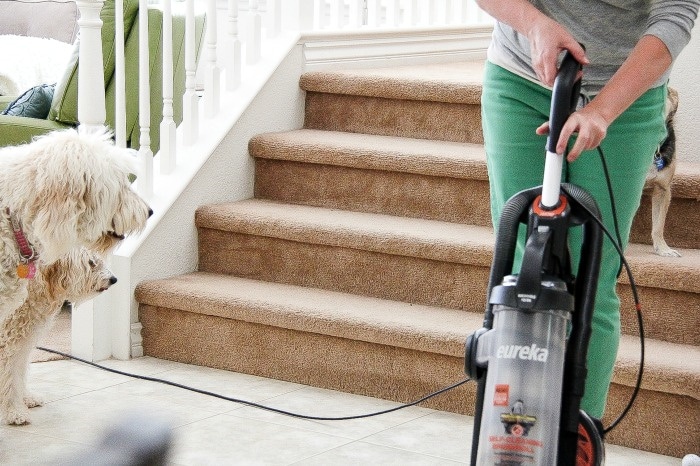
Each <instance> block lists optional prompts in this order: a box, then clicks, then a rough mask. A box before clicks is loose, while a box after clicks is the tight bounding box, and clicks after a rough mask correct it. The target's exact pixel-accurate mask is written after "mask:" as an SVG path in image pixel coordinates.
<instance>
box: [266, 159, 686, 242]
mask: <svg viewBox="0 0 700 466" xmlns="http://www.w3.org/2000/svg"><path fill="white" fill-rule="evenodd" d="M255 197H256V198H259V199H269V200H274V201H279V202H289V203H292V204H303V205H310V206H316V207H327V208H333V209H344V210H352V211H360V212H373V213H380V214H387V215H398V216H406V217H415V218H425V219H430V220H441V221H447V222H455V223H465V224H471V225H480V226H491V211H490V203H489V184H488V180H473V179H462V178H446V177H439V176H427V175H419V174H413V173H403V172H391V171H384V170H365V169H357V168H351V167H342V166H334V165H320V164H310V163H302V162H290V161H285V160H279V159H261V158H257V159H255ZM695 225H700V203H699V202H697V201H695V200H691V199H674V200H673V203H672V204H671V207H670V208H669V214H668V218H667V221H666V228H665V238H666V241H667V242H668V243H669V245H671V247H676V248H692V249H697V248H700V229H698V228H696V227H695ZM630 238H631V240H630V241H631V242H633V243H641V244H651V201H650V198H649V196H648V195H647V194H645V195H644V196H643V197H642V203H641V207H640V209H639V211H638V213H637V215H636V217H635V220H634V223H633V225H632V232H631V235H630Z"/></svg>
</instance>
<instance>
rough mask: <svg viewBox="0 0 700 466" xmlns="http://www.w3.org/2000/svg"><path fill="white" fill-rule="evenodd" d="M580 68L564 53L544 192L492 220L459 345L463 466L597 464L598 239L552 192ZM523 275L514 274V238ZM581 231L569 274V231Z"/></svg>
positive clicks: (564, 197) (560, 194)
mask: <svg viewBox="0 0 700 466" xmlns="http://www.w3.org/2000/svg"><path fill="white" fill-rule="evenodd" d="M580 70H581V65H580V64H579V63H578V62H577V61H576V60H575V59H574V58H573V56H572V55H571V54H570V53H568V52H567V53H566V55H565V57H564V59H563V61H562V64H561V66H560V68H559V72H558V74H557V78H556V80H555V83H554V89H553V94H552V103H551V112H550V133H549V137H548V139H547V146H546V161H545V168H544V179H543V185H542V186H539V187H536V188H532V189H529V190H525V191H522V192H520V193H518V194H516V195H514V196H513V197H512V198H511V199H510V200H509V201H508V202H507V203H506V205H505V207H504V208H503V213H502V214H501V218H500V219H499V224H498V229H497V230H498V231H497V236H496V246H495V250H494V257H493V263H492V266H491V274H490V277H489V284H488V299H487V304H486V311H485V314H484V325H483V328H481V329H479V330H477V331H476V332H474V333H473V334H472V335H470V336H469V337H468V338H467V341H466V357H465V370H466V372H467V374H468V375H469V376H470V377H471V378H472V379H474V380H476V381H477V395H476V414H475V419H474V436H473V441H472V456H471V464H472V465H473V466H474V465H501V466H517V465H566V466H569V465H577V464H578V465H588V464H591V465H593V464H601V463H602V462H603V453H604V450H603V441H602V434H601V432H600V430H599V427H597V426H596V423H595V422H594V421H593V420H592V419H591V418H590V417H589V416H588V415H587V414H586V413H585V412H584V411H582V410H580V403H581V398H582V396H583V393H584V387H585V382H586V371H587V370H586V354H587V352H588V343H589V340H590V334H591V319H592V315H593V307H594V303H595V294H596V289H597V285H598V274H599V269H600V257H601V251H602V241H603V230H602V226H601V225H602V224H601V223H600V212H599V209H598V206H597V204H596V202H595V200H594V199H593V197H592V196H591V195H590V194H589V193H588V192H586V191H584V190H583V189H581V188H579V187H577V186H574V185H570V184H566V183H564V184H562V183H561V175H562V166H563V160H564V154H557V153H556V146H557V141H558V140H559V135H560V133H561V130H562V127H563V125H564V123H565V122H566V120H567V119H568V117H569V115H570V114H571V113H572V112H573V111H574V110H575V108H576V104H577V102H578V98H579V93H580V86H581V81H580V79H579V72H580ZM521 224H522V225H523V228H526V232H527V233H526V235H527V240H526V243H525V249H524V254H523V258H522V266H521V268H520V270H519V272H518V273H513V270H512V269H513V262H514V254H515V247H516V242H517V240H518V230H519V228H520V227H521ZM575 226H582V227H583V238H584V239H583V244H582V246H581V261H580V264H579V267H578V270H577V271H576V274H575V275H574V274H573V271H572V266H571V262H570V250H569V244H568V232H569V229H570V228H572V227H575Z"/></svg>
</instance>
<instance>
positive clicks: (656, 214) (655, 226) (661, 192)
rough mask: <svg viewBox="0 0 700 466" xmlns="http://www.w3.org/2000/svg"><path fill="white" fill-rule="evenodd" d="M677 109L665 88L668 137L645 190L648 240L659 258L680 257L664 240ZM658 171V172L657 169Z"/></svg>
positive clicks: (675, 97) (674, 97)
mask: <svg viewBox="0 0 700 466" xmlns="http://www.w3.org/2000/svg"><path fill="white" fill-rule="evenodd" d="M677 109H678V93H677V92H676V91H675V90H674V89H672V88H670V87H669V89H668V98H667V99H666V129H667V132H668V135H667V137H666V139H665V140H664V142H663V143H662V144H661V146H660V147H659V150H658V151H657V152H656V154H655V156H654V157H655V158H654V163H652V166H651V167H650V168H649V172H648V173H647V179H646V183H645V188H646V189H650V190H652V194H651V239H652V242H653V245H654V252H655V253H656V254H658V255H660V256H668V257H680V253H679V252H678V251H676V250H675V249H671V248H670V247H669V245H668V244H666V240H665V239H664V228H665V226H666V214H667V213H668V207H669V206H670V205H671V182H672V180H673V175H674V174H675V173H676V157H675V153H676V133H675V130H674V127H673V118H674V116H675V115H676V110H677ZM657 162H659V165H661V168H659V165H657Z"/></svg>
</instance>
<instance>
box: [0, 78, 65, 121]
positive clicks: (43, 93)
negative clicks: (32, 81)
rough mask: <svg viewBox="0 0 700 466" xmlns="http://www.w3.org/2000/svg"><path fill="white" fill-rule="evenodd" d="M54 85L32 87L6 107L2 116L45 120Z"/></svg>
mask: <svg viewBox="0 0 700 466" xmlns="http://www.w3.org/2000/svg"><path fill="white" fill-rule="evenodd" d="M55 86H56V85H55V84H42V85H40V86H34V87H32V88H31V89H29V90H28V91H27V92H25V93H24V94H22V95H21V96H19V97H18V98H17V99H16V100H15V101H14V102H12V103H11V104H10V105H8V106H7V108H6V109H5V110H4V111H3V112H2V114H3V115H12V116H21V117H27V118H40V119H46V117H47V116H48V115H49V109H51V100H52V99H53V91H54V87H55Z"/></svg>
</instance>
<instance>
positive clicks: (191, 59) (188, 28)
mask: <svg viewBox="0 0 700 466" xmlns="http://www.w3.org/2000/svg"><path fill="white" fill-rule="evenodd" d="M194 25H195V22H194V0H185V94H184V95H183V97H182V113H183V120H182V125H183V129H184V131H183V142H184V144H185V145H186V146H189V145H191V144H194V142H195V141H196V140H197V136H198V135H199V98H198V97H197V92H196V90H195V86H196V84H197V79H196V77H195V75H196V73H197V64H196V57H195V34H194V32H195V31H194Z"/></svg>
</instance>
